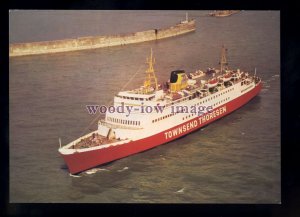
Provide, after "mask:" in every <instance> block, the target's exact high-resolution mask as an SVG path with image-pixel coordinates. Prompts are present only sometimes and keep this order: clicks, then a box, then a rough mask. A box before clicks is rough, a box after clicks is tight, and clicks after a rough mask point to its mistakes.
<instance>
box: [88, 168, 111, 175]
mask: <svg viewBox="0 0 300 217" xmlns="http://www.w3.org/2000/svg"><path fill="white" fill-rule="evenodd" d="M98 171H109V170H108V169H102V168H93V169H90V170H88V171H86V172H85V173H86V174H89V175H90V174H94V173H96V172H98Z"/></svg>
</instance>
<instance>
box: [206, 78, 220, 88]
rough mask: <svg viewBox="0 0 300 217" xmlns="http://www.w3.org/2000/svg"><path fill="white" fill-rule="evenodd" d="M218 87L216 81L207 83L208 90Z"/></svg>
mask: <svg viewBox="0 0 300 217" xmlns="http://www.w3.org/2000/svg"><path fill="white" fill-rule="evenodd" d="M217 85H218V79H216V78H214V79H212V80H210V81H209V82H208V83H207V87H208V88H212V87H215V86H217Z"/></svg>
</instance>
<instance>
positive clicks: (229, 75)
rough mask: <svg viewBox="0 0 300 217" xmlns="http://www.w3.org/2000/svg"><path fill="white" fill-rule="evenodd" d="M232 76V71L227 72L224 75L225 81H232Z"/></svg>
mask: <svg viewBox="0 0 300 217" xmlns="http://www.w3.org/2000/svg"><path fill="white" fill-rule="evenodd" d="M231 78H232V75H231V74H230V73H227V74H225V75H224V76H223V81H224V82H227V81H230V79H231Z"/></svg>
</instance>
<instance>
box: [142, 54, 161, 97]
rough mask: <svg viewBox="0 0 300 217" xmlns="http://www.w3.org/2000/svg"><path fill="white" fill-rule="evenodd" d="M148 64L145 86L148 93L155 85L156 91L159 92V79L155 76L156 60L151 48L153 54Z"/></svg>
mask: <svg viewBox="0 0 300 217" xmlns="http://www.w3.org/2000/svg"><path fill="white" fill-rule="evenodd" d="M147 63H148V65H149V67H148V69H147V70H146V73H147V78H146V80H145V81H144V86H145V88H146V92H148V91H149V88H150V87H151V86H152V85H154V89H155V90H157V89H158V85H157V78H156V76H155V72H154V67H153V66H154V63H155V58H153V52H152V48H151V53H150V58H147Z"/></svg>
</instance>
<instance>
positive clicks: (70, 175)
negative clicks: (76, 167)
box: [69, 173, 81, 178]
mask: <svg viewBox="0 0 300 217" xmlns="http://www.w3.org/2000/svg"><path fill="white" fill-rule="evenodd" d="M69 175H70V176H72V177H76V178H80V177H81V176H77V175H72V174H71V173H69Z"/></svg>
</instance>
